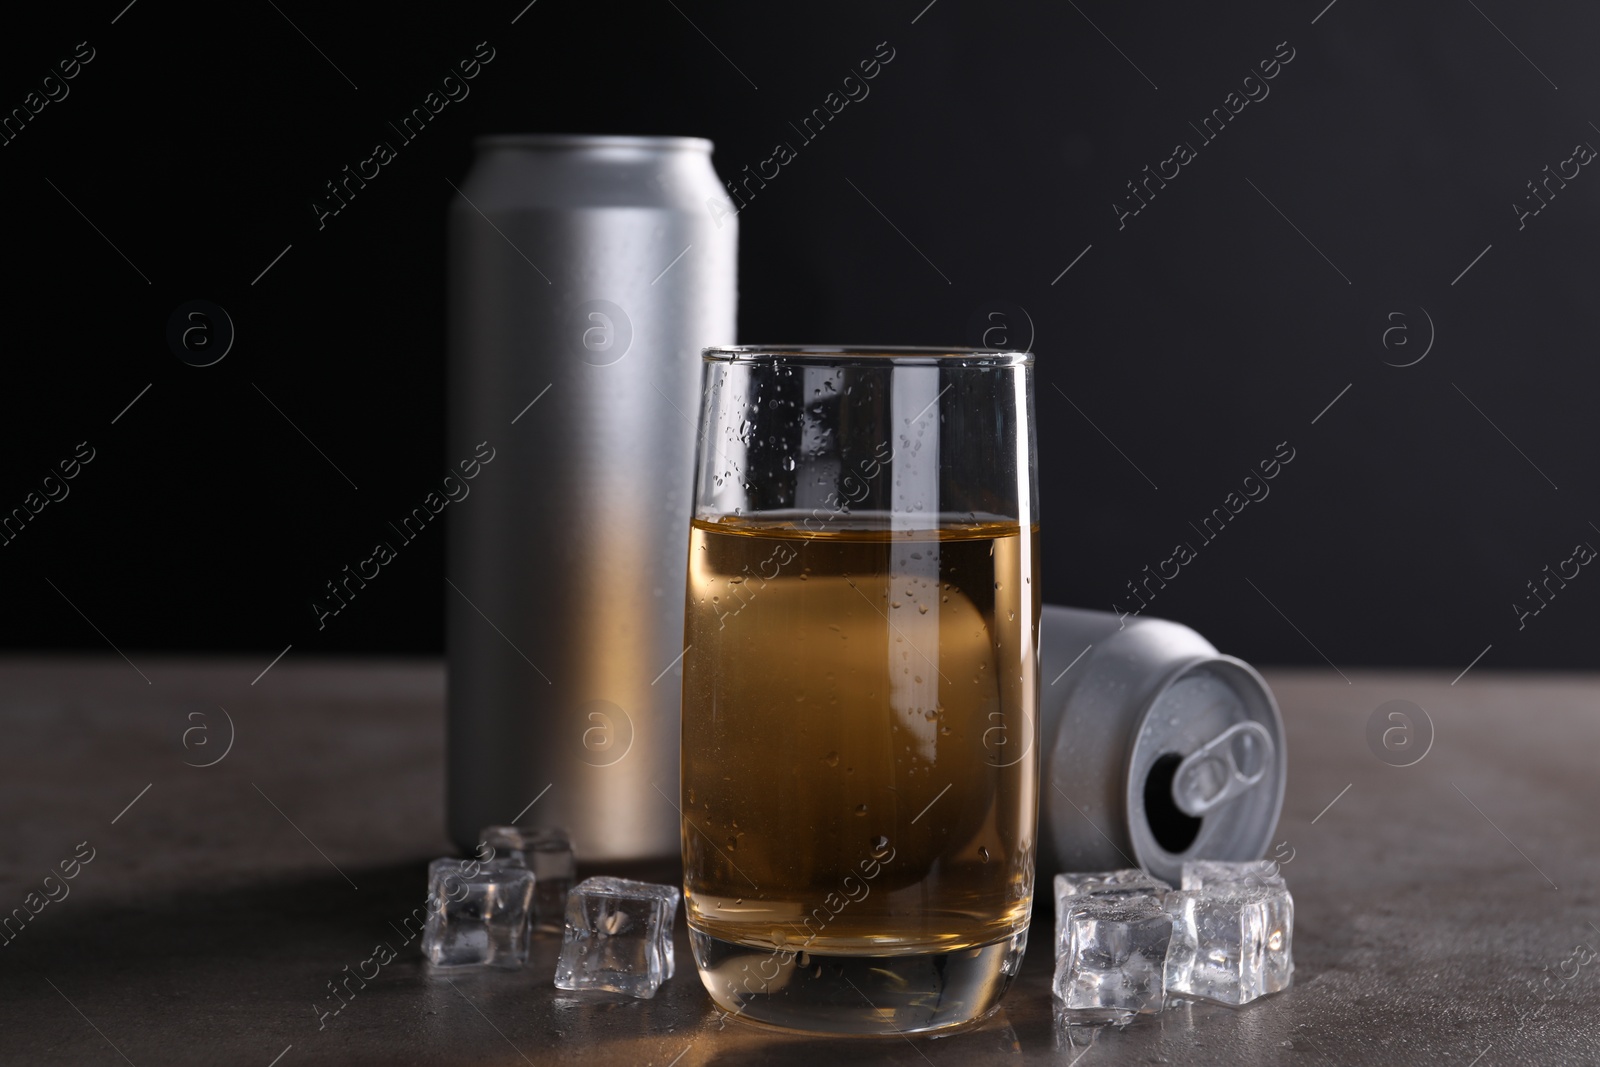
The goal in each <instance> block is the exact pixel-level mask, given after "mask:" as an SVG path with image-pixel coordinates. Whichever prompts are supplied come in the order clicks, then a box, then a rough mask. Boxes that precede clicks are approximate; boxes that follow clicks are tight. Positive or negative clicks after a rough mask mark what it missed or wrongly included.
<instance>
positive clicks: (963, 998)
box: [689, 926, 1028, 1035]
mask: <svg viewBox="0 0 1600 1067" xmlns="http://www.w3.org/2000/svg"><path fill="white" fill-rule="evenodd" d="M689 942H690V944H691V945H692V946H693V948H694V961H695V965H696V967H697V969H698V970H699V972H700V981H701V982H702V983H704V985H705V987H706V991H707V992H708V993H710V994H711V999H712V1000H714V1001H716V1003H717V1005H718V1007H720V1008H722V1009H723V1010H724V1011H725V1012H727V1013H728V1014H729V1015H730V1016H732V1017H734V1018H738V1019H743V1020H745V1021H747V1022H753V1023H758V1024H761V1025H764V1026H771V1027H778V1028H781V1029H784V1030H802V1031H807V1032H811V1033H817V1032H822V1033H832V1034H857V1035H862V1034H916V1033H926V1032H928V1031H930V1030H947V1029H950V1028H952V1027H959V1026H966V1025H968V1024H971V1023H975V1022H977V1021H979V1020H980V1019H982V1018H984V1017H985V1016H986V1015H988V1014H989V1013H990V1012H992V1011H994V1009H995V1008H996V1007H997V1006H998V1005H999V1003H1000V998H1001V996H1003V995H1004V994H1005V991H1006V989H1007V987H1009V986H1010V985H1011V980H1012V978H1014V977H1015V976H1016V973H1017V968H1018V967H1020V966H1021V964H1022V954H1023V952H1025V951H1026V950H1027V947H1028V931H1027V928H1026V927H1024V928H1023V929H1022V930H1020V931H1018V932H1017V933H1015V934H1012V935H1011V936H1010V937H1007V938H1005V939H1003V940H1000V941H994V942H991V943H989V944H987V945H980V946H978V947H976V948H968V949H959V950H956V951H948V952H938V951H935V952H925V953H917V954H909V955H908V954H899V955H893V956H874V955H848V956H838V955H829V954H827V953H823V952H810V951H801V950H799V949H790V948H783V949H763V948H753V947H751V946H749V945H741V944H738V943H737V942H733V941H725V940H723V939H722V938H719V937H712V936H711V935H709V934H703V933H701V932H699V931H698V930H695V929H694V928H693V927H692V926H691V927H690V928H689Z"/></svg>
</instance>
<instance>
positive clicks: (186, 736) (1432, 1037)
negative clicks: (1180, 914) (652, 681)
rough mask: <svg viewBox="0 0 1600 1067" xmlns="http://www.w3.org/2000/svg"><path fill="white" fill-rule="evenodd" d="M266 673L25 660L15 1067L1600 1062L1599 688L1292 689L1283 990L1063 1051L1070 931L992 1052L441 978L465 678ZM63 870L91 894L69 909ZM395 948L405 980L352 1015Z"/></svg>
mask: <svg viewBox="0 0 1600 1067" xmlns="http://www.w3.org/2000/svg"><path fill="white" fill-rule="evenodd" d="M263 662H264V660H263ZM261 667H262V662H242V661H223V660H209V661H193V660H185V661H166V662H163V661H160V660H145V659H144V658H142V657H141V658H139V665H138V668H137V670H135V669H134V668H132V667H131V666H130V664H128V663H127V662H125V661H123V660H121V659H118V658H109V659H100V658H94V659H70V660H68V659H59V660H48V659H37V658H33V659H18V658H13V659H10V660H6V661H0V783H3V794H0V796H3V801H0V803H3V817H4V826H5V833H4V836H3V838H0V914H9V913H10V912H11V909H13V908H18V907H24V906H25V905H26V904H29V903H31V904H32V906H35V907H37V906H39V904H40V901H42V900H44V899H46V898H45V897H44V891H45V889H46V888H48V889H50V892H51V893H52V895H54V896H56V897H59V899H56V900H53V901H50V902H49V903H46V904H44V905H43V906H42V908H41V909H40V910H39V911H38V913H37V915H36V916H34V918H32V920H31V921H29V922H28V923H27V924H25V925H21V926H18V925H17V924H15V923H13V925H12V926H11V927H8V928H6V932H5V934H4V938H5V940H4V942H3V944H0V983H3V985H0V1004H3V1005H4V1008H3V1016H0V1017H3V1023H0V1062H4V1063H18V1064H56V1063H90V1064H114V1063H115V1064H120V1063H123V1062H129V1063H133V1064H138V1065H140V1067H144V1065H153V1064H254V1065H259V1067H268V1065H269V1064H273V1063H277V1064H279V1065H281V1067H294V1065H298V1064H307V1063H337V1064H450V1063H463V1064H465V1063H473V1064H491V1063H493V1064H518V1063H535V1064H544V1063H566V1064H584V1065H591V1064H592V1065H604V1064H609V1063H619V1064H637V1065H645V1064H654V1065H657V1067H664V1065H667V1064H676V1065H677V1067H699V1065H703V1064H738V1065H741V1067H743V1065H756V1064H768V1063H789V1062H794V1063H801V1062H808V1063H809V1062H815V1061H817V1060H819V1059H826V1060H827V1061H828V1062H829V1063H831V1064H838V1065H843V1064H851V1063H858V1062H892V1063H897V1064H907V1065H939V1067H943V1065H946V1064H949V1065H956V1064H985V1063H996V1064H998V1063H1006V1064H1015V1063H1018V1062H1040V1063H1044V1062H1049V1063H1061V1064H1083V1065H1084V1067H1096V1065H1099V1064H1110V1063H1173V1064H1211V1063H1216V1064H1229V1065H1234V1064H1258V1063H1261V1064H1265V1063H1271V1064H1307V1065H1314V1064H1326V1063H1353V1064H1388V1063H1419V1064H1454V1065H1457V1067H1468V1065H1472V1064H1477V1065H1480V1067H1493V1065H1496V1064H1508V1063H1541V1064H1544V1063H1595V1062H1600V958H1597V957H1595V955H1594V952H1593V951H1592V950H1589V949H1587V948H1578V949H1577V950H1576V951H1575V950H1574V949H1575V946H1595V947H1596V948H1600V926H1597V924H1600V901H1597V897H1596V889H1597V878H1600V848H1597V845H1600V804H1597V803H1596V801H1597V799H1600V782H1597V777H1596V763H1597V760H1600V677H1584V676H1571V677H1553V676H1495V675H1492V674H1489V673H1487V672H1482V673H1480V672H1478V671H1473V672H1471V673H1469V674H1468V675H1467V676H1466V677H1465V678H1463V679H1461V680H1460V681H1459V682H1458V683H1456V684H1454V685H1452V684H1450V679H1449V678H1448V677H1447V676H1435V675H1429V674H1403V673H1354V672H1352V673H1351V675H1350V682H1349V683H1348V684H1347V683H1346V681H1345V680H1344V679H1343V678H1342V677H1340V676H1339V675H1337V674H1330V673H1327V672H1320V671H1319V672H1311V671H1270V672H1268V677H1269V680H1270V681H1271V682H1272V684H1273V687H1274V689H1275V690H1276V692H1277V694H1278V697H1279V699H1280V701H1281V703H1282V705H1283V708H1284V713H1285V719H1286V721H1287V725H1288V735H1289V750H1290V773H1289V790H1288V798H1287V800H1286V802H1285V804H1284V811H1283V819H1282V822H1281V824H1280V826H1279V830H1278V833H1277V835H1276V838H1275V841H1276V842H1281V843H1282V844H1281V845H1279V846H1276V847H1275V851H1276V852H1277V853H1278V855H1279V858H1280V859H1284V860H1287V862H1286V864H1285V866H1284V873H1285V875H1286V876H1287V878H1288V880H1289V884H1290V886H1291V888H1292V889H1293V891H1294V894H1295V899H1296V902H1297V913H1296V918H1297V922H1296V927H1297V928H1296V931H1295V943H1294V948H1295V961H1296V978H1295V984H1294V987H1293V988H1292V989H1290V990H1289V991H1288V992H1286V993H1284V994H1281V995H1279V996H1276V997H1272V998H1269V999H1267V1000H1264V1001H1259V1002H1257V1003H1256V1004H1253V1005H1250V1006H1248V1007H1246V1008H1244V1009H1240V1010H1231V1009H1227V1008H1222V1007H1213V1006H1205V1005H1189V1006H1184V1007H1181V1008H1178V1009H1176V1010H1173V1011H1169V1012H1167V1013H1164V1014H1163V1015H1160V1016H1157V1017H1154V1018H1150V1019H1146V1020H1141V1021H1139V1022H1137V1023H1135V1024H1134V1025H1132V1026H1129V1027H1127V1028H1126V1029H1122V1030H1117V1029H1098V1030H1081V1029H1079V1030H1071V1029H1066V1028H1062V1027H1058V1026H1057V1025H1056V1024H1055V1022H1054V1020H1053V1018H1052V1012H1051V1001H1050V985H1049V982H1050V959H1049V946H1050V943H1051V936H1050V931H1051V925H1052V917H1051V915H1050V911H1049V909H1048V907H1046V906H1041V907H1040V909H1039V910H1038V912H1037V913H1036V917H1035V918H1036V925H1035V928H1034V938H1033V949H1032V951H1031V952H1030V953H1029V955H1028V958H1027V960H1026V962H1025V964H1024V966H1023V970H1022V974H1021V977H1020V979H1019V981H1018V983H1017V984H1016V986H1015V987H1014V988H1013V989H1012V991H1011V992H1010V993H1009V994H1008V996H1007V998H1006V1001H1005V1003H1004V1006H1003V1008H1002V1010H1001V1012H1000V1013H999V1014H998V1015H997V1016H996V1017H994V1018H993V1019H992V1020H991V1021H990V1022H989V1023H987V1024H986V1025H984V1026H983V1027H981V1028H979V1029H977V1030H975V1031H971V1032H967V1033H962V1034H958V1035H954V1036H950V1037H945V1038H941V1039H930V1038H917V1039H908V1038H899V1037H888V1038H881V1039H873V1040H839V1039H826V1038H813V1037H804V1036H783V1035H773V1034H769V1033H766V1032H761V1031H756V1030H754V1029H751V1028H748V1027H746V1026H744V1025H742V1024H737V1023H731V1024H727V1025H726V1026H725V1027H719V1025H718V1023H717V1021H716V1016H715V1014H714V1013H713V1011H712V1009H711V1005H710V1002H709V1000H708V999H707V997H706V995H705V993H704V992H703V990H702V989H701V988H700V985H699V983H698V982H697V981H696V980H695V976H694V973H693V969H692V967H690V968H686V969H684V970H680V972H679V974H678V976H677V977H676V978H675V979H673V980H672V981H670V982H669V983H667V985H666V986H665V987H664V988H663V990H662V992H661V994H660V995H659V996H658V997H657V998H656V999H655V1000H653V1001H632V1000H626V999H624V998H612V997H605V996H602V997H584V998H580V997H576V996H571V995H566V994H562V993H560V992H559V991H557V990H556V989H555V988H554V987H553V986H552V984H551V974H552V972H553V970H554V966H555V955H556V944H555V942H554V941H552V940H550V939H544V940H541V941H539V942H538V944H537V945H536V946H535V948H534V951H533V956H532V960H531V962H530V966H529V967H528V969H526V970H525V971H522V972H520V973H509V972H497V973H494V974H482V975H479V974H472V975H462V976H459V977H454V978H452V979H450V980H444V979H437V978H431V977H429V976H428V974H427V973H426V972H425V971H424V969H423V967H422V964H421V961H420V957H419V956H418V953H417V949H416V944H415V941H412V942H411V943H410V944H405V943H404V938H403V935H402V933H401V932H400V931H399V930H398V929H397V925H398V924H399V922H400V920H401V919H402V918H403V917H404V916H405V915H406V914H407V913H409V912H410V911H411V910H412V909H414V908H415V907H417V906H418V905H419V904H421V902H422V900H423V897H424V895H425V885H424V882H425V877H424V870H425V866H426V863H427V861H428V860H429V859H430V858H432V857H434V856H437V855H442V854H445V852H446V844H445V837H444V829H443V820H442V817H441V810H440V807H441V795H442V789H443V759H442V755H443V753H442V748H443V739H444V720H443V696H444V690H443V672H442V669H441V668H440V667H439V665H438V664H437V663H422V664H418V663H413V662H398V661H397V662H374V661H364V662H359V663H356V662H348V661H343V662H331V663H315V662H310V663H308V662H306V661H300V662H296V661H295V659H294V658H293V657H292V656H291V657H290V658H288V659H286V660H284V661H283V662H281V663H279V664H277V665H276V666H275V667H273V668H272V670H271V671H270V672H269V673H268V674H266V675H265V676H264V677H262V678H261V679H260V681H259V682H256V683H255V684H252V682H251V679H252V678H255V677H256V676H257V674H258V673H259V672H260V670H261ZM139 672H142V674H143V677H142V676H141V674H140V673H139ZM146 678H148V683H147V681H146ZM1395 699H1403V700H1409V701H1412V702H1414V703H1416V704H1417V705H1420V706H1421V707H1422V708H1424V709H1426V711H1427V713H1428V716H1429V717H1430V718H1431V721H1432V725H1433V730H1434V738H1433V740H1432V745H1431V748H1430V749H1429V750H1428V751H1427V754H1426V756H1425V757H1424V758H1422V759H1421V761H1420V762H1418V763H1416V764H1414V765H1412V766H1408V767H1394V766H1390V765H1387V764H1386V763H1384V762H1382V761H1381V760H1380V759H1379V758H1377V756H1376V755H1375V754H1374V752H1373V751H1372V750H1371V749H1370V748H1369V744H1368V741H1367V722H1368V719H1369V717H1370V716H1371V715H1372V713H1373V711H1374V709H1376V708H1377V707H1378V706H1379V705H1381V704H1383V703H1385V702H1386V701H1390V700H1395ZM1424 732H1425V730H1419V734H1418V739H1419V740H1422V739H1423V738H1422V737H1421V734H1422V733H1424ZM230 735H231V736H232V738H233V740H232V746H231V749H230V748H228V747H227V746H228V743H229V738H230ZM1392 740H1395V741H1398V740H1401V738H1399V737H1396V738H1392ZM186 763H187V764H190V765H188V766H186ZM205 763H210V764H212V765H211V766H194V764H205ZM85 842H87V844H86V845H85V844H84V843H85ZM91 850H92V851H91ZM91 855H92V859H89V861H88V862H87V863H83V862H79V863H78V865H77V866H76V867H72V866H71V864H72V862H73V861H74V860H79V861H81V859H82V857H84V856H91ZM63 861H67V862H68V864H69V867H68V869H69V870H73V871H74V872H75V874H76V877H74V878H73V879H72V880H70V881H66V882H61V881H58V880H53V881H51V882H50V883H48V885H47V884H46V883H45V877H46V876H47V875H48V874H50V873H51V872H52V871H58V870H59V869H60V864H61V863H62V862H63ZM654 874H655V876H656V877H658V878H663V879H670V878H671V877H673V873H672V872H670V871H658V872H654ZM1044 882H1045V879H1042V878H1041V884H1044ZM63 890H65V892H66V895H65V896H62V892H63ZM30 893H32V894H38V895H36V896H34V897H31V898H30V897H29V894H30ZM1044 903H1046V904H1047V902H1044ZM680 916H681V912H680ZM678 936H679V947H678V958H679V960H680V967H681V966H682V962H683V961H686V960H687V959H688V952H687V944H686V943H685V940H684V935H683V929H682V919H681V918H680V919H679V934H678ZM379 942H387V943H389V944H390V945H391V946H392V947H394V948H395V949H396V950H397V951H398V958H396V959H395V960H394V961H393V962H392V963H389V964H388V965H387V966H385V967H383V968H382V969H381V971H380V972H379V973H378V974H377V976H376V977H374V978H373V979H372V980H371V981H370V982H368V983H367V985H366V988H364V989H360V990H359V992H358V993H357V994H356V996H355V997H354V999H352V1000H350V1002H349V1003H347V1004H344V1006H343V1007H342V1009H341V1010H339V1011H338V1014H324V1013H327V1012H331V1011H332V1010H333V1009H335V1008H338V1007H339V1005H340V1003H342V1002H339V1001H335V1000H333V999H332V998H331V997H330V995H329V992H328V989H329V983H330V982H331V981H334V980H335V979H340V978H343V977H344V976H345V975H347V974H348V973H350V972H351V971H355V970H357V969H358V968H360V969H364V970H366V971H367V973H369V974H370V973H371V965H367V966H366V967H364V968H363V967H362V963H363V961H365V960H367V959H368V958H369V957H370V956H371V955H372V954H373V949H374V947H375V945H376V944H377V943H379ZM346 968H349V969H350V970H349V971H347V970H346Z"/></svg>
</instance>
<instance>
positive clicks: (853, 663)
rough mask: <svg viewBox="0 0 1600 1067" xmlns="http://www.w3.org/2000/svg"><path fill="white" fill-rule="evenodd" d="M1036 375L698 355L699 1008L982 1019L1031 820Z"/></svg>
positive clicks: (1007, 363)
mask: <svg viewBox="0 0 1600 1067" xmlns="http://www.w3.org/2000/svg"><path fill="white" fill-rule="evenodd" d="M1032 363H1033V359H1032V356H1031V355H1029V354H1027V353H1022V352H996V351H992V350H974V349H943V348H927V349H924V348H873V349H866V348H816V347H756V346H739V347H728V348H708V349H706V350H705V353H704V375H703V390H702V396H701V408H700V423H699V431H700V439H699V446H698V449H699V450H698V458H697V461H696V468H697V469H696V484H695V509H694V517H693V520H692V523H691V530H690V534H689V577H688V591H687V597H686V605H685V619H686V629H687V632H686V636H685V643H686V646H687V652H686V653H685V655H684V660H683V662H684V671H683V749H682V753H683V754H682V760H683V764H682V770H683V793H682V812H683V858H684V872H685V873H684V889H685V900H686V902H687V911H688V917H689V933H690V940H691V942H692V944H693V948H694V957H695V964H696V966H697V967H698V969H699V972H700V978H701V981H702V982H703V983H704V984H705V987H706V989H707V990H708V991H709V992H710V994H711V996H712V999H713V1000H715V1001H716V1002H717V1004H718V1005H719V1006H720V1007H722V1008H723V1009H724V1010H725V1011H726V1012H728V1013H730V1014H732V1015H735V1016H738V1017H741V1018H744V1019H748V1020H751V1021H753V1022H757V1023H765V1024H769V1025H773V1026H779V1027H784V1028H790V1029H800V1030H812V1031H831V1032H836V1033H852V1034H865V1033H894V1032H898V1033H912V1032H918V1031H928V1030H939V1029H944V1028H947V1027H953V1026H959V1025H961V1024H964V1023H969V1022H972V1021H974V1020H976V1019H979V1018H982V1017H983V1016H984V1015H986V1014H988V1013H989V1012H990V1011H991V1010H993V1009H994V1007H995V1006H996V1004H997V1003H998V1002H999V999H1000V997H1001V995H1002V994H1003V993H1004V992H1005V989H1006V987H1007V985H1008V984H1009V983H1010V981H1011V978H1012V976H1013V975H1014V974H1015V973H1016V970H1017V966H1018V964H1020V962H1021V960H1022V953H1023V950H1024V949H1025V947H1026V945H1027V936H1028V918H1029V913H1030V909H1031V907H1032V904H1033V878H1034V871H1033V867H1034V839H1035V826H1036V815H1037V804H1038V768H1037V761H1038V754H1037V744H1036V736H1037V721H1038V720H1037V712H1036V709H1037V702H1038V687H1039V679H1038V656H1037V636H1038V624H1039V592H1038V590H1039V571H1038V545H1037V525H1036V520H1037V505H1036V502H1035V498H1036V497H1037V494H1038V489H1037V485H1036V478H1035V473H1034V439H1033V366H1032Z"/></svg>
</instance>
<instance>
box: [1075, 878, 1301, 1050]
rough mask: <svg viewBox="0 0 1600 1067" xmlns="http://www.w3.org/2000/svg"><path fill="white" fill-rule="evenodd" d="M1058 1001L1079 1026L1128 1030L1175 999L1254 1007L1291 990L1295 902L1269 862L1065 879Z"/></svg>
mask: <svg viewBox="0 0 1600 1067" xmlns="http://www.w3.org/2000/svg"><path fill="white" fill-rule="evenodd" d="M1055 895H1056V971H1055V996H1056V1001H1057V1004H1058V1006H1059V1009H1060V1011H1061V1012H1062V1014H1063V1015H1064V1016H1065V1017H1066V1020H1067V1021H1068V1022H1073V1023H1086V1024H1092V1023H1104V1022H1116V1023H1125V1022H1127V1021H1129V1020H1130V1019H1132V1018H1133V1017H1134V1016H1136V1015H1142V1014H1152V1013H1154V1012H1158V1011H1160V1010H1161V1009H1162V1008H1163V1007H1164V1006H1165V1005H1166V1002H1167V998H1169V997H1191V998H1196V999H1202V1000H1210V1001H1215V1002H1218V1003H1221V1004H1230V1005H1240V1004H1247V1003H1249V1002H1250V1001H1252V1000H1255V999H1256V998H1258V997H1263V996H1266V995H1267V994H1269V993H1277V992H1279V991H1281V990H1284V989H1287V988H1288V987H1289V983H1290V982H1291V981H1292V980H1293V977H1294V958H1293V956H1292V955H1291V952H1290V941H1291V938H1292V936H1293V933H1294V898H1293V897H1292V896H1290V895H1289V888H1288V886H1287V885H1286V884H1285V883H1284V880H1283V876H1282V875H1281V874H1280V873H1278V869H1277V865H1276V864H1274V863H1271V862H1269V861H1266V860H1256V861H1252V862H1248V863H1225V862H1221V861H1217V860H1195V861H1191V862H1189V863H1186V864H1184V867H1183V885H1182V887H1181V888H1179V889H1173V888H1172V887H1171V886H1169V885H1167V884H1166V883H1165V882H1163V881H1161V880H1160V879H1158V878H1153V877H1151V876H1150V875H1148V874H1146V873H1145V872H1144V871H1141V870H1137V869H1130V870H1122V871H1096V872H1091V873H1083V874H1058V875H1056V880H1055Z"/></svg>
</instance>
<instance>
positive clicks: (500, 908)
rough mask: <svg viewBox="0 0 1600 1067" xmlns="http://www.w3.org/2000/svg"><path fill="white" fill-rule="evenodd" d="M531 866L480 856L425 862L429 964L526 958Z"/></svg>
mask: <svg viewBox="0 0 1600 1067" xmlns="http://www.w3.org/2000/svg"><path fill="white" fill-rule="evenodd" d="M532 907H533V872H532V871H529V870H526V869H525V868H522V867H514V866H510V865H507V864H501V863H485V862H482V861H481V860H459V859H448V858H447V859H438V860H434V861H433V862H432V863H430V864H428V905H427V910H428V921H427V923H426V924H425V925H424V927H423V930H422V953H423V955H424V956H425V957H426V958H427V960H428V962H429V963H430V964H432V965H433V966H434V967H482V966H488V967H509V968H516V967H521V966H522V964H523V963H524V961H526V960H527V958H528V917H529V912H530V910H531V909H532Z"/></svg>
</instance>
